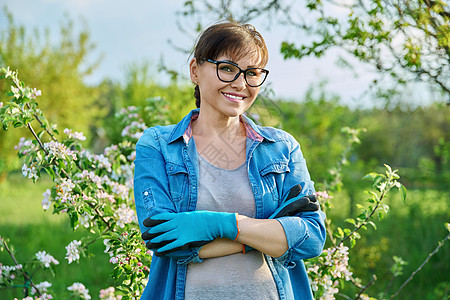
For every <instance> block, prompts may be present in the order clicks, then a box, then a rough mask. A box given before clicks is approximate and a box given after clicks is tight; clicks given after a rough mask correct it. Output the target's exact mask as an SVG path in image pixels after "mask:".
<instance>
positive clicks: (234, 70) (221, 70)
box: [203, 58, 269, 87]
mask: <svg viewBox="0 0 450 300" xmlns="http://www.w3.org/2000/svg"><path fill="white" fill-rule="evenodd" d="M203 60H204V61H207V62H210V63H213V64H216V73H217V78H219V79H220V81H223V82H233V81H235V80H236V79H238V77H239V76H240V75H241V73H244V79H245V82H247V84H248V85H249V86H251V87H258V86H261V85H262V84H263V83H264V81H265V80H266V78H267V75H269V71H268V70H266V69H262V68H248V69H245V70H242V69H241V68H239V66H238V65H237V64H235V63H232V62H229V61H217V60H213V59H209V58H204V59H203Z"/></svg>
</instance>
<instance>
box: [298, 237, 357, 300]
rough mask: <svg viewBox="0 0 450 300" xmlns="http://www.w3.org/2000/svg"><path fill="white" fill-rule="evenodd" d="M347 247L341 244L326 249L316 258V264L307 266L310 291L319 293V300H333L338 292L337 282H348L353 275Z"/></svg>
mask: <svg viewBox="0 0 450 300" xmlns="http://www.w3.org/2000/svg"><path fill="white" fill-rule="evenodd" d="M348 250H349V249H348V247H347V246H344V245H342V244H340V245H338V246H336V247H332V248H328V249H326V250H324V251H323V253H322V255H321V256H320V257H319V258H318V263H315V264H311V263H309V262H307V263H306V265H307V272H308V274H309V276H310V278H311V282H310V284H311V289H312V290H313V291H314V292H321V295H322V296H321V297H320V300H332V299H335V297H334V295H335V294H337V293H338V292H339V288H338V286H339V280H344V281H349V280H351V279H352V275H353V273H352V272H351V271H350V270H349V265H348Z"/></svg>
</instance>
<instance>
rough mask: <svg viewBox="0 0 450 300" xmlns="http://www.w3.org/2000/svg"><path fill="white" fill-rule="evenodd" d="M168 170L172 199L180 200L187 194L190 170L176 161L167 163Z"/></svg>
mask: <svg viewBox="0 0 450 300" xmlns="http://www.w3.org/2000/svg"><path fill="white" fill-rule="evenodd" d="M166 172H167V176H168V178H169V190H170V195H171V196H172V201H174V202H178V201H180V200H181V199H183V198H184V197H185V196H186V193H187V189H188V172H187V170H186V167H185V166H183V165H179V164H175V163H167V164H166Z"/></svg>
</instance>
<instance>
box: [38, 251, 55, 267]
mask: <svg viewBox="0 0 450 300" xmlns="http://www.w3.org/2000/svg"><path fill="white" fill-rule="evenodd" d="M36 258H37V259H38V260H39V261H40V262H41V263H43V264H44V266H45V267H46V268H50V264H55V265H58V264H59V261H57V260H56V259H55V258H54V257H53V256H51V255H50V254H48V253H47V252H45V251H39V252H38V253H36Z"/></svg>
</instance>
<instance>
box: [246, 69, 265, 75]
mask: <svg viewBox="0 0 450 300" xmlns="http://www.w3.org/2000/svg"><path fill="white" fill-rule="evenodd" d="M245 73H246V75H247V76H251V77H260V76H261V75H262V70H261V69H251V70H248V71H247V72H245Z"/></svg>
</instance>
